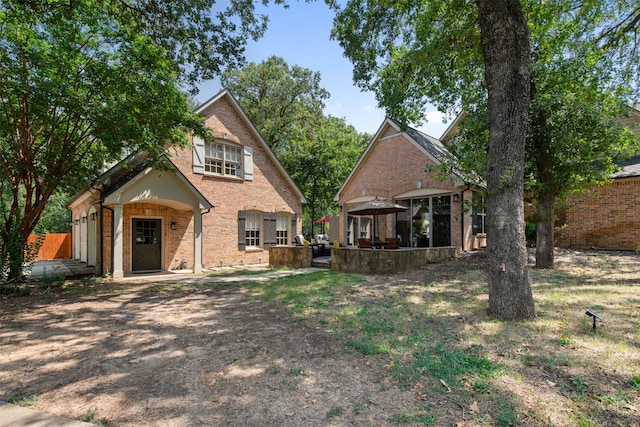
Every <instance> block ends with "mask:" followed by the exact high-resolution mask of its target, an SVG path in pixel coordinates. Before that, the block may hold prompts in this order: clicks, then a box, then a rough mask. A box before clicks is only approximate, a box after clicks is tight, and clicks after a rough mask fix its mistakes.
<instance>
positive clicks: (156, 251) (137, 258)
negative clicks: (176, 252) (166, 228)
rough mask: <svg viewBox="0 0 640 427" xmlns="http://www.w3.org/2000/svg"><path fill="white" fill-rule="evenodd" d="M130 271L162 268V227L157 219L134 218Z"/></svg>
mask: <svg viewBox="0 0 640 427" xmlns="http://www.w3.org/2000/svg"><path fill="white" fill-rule="evenodd" d="M131 229H132V231H133V236H132V239H131V241H132V248H131V271H136V272H142V271H147V272H148V271H159V270H162V238H161V236H162V232H161V231H162V228H161V222H160V220H159V219H134V220H133V224H132V227H131Z"/></svg>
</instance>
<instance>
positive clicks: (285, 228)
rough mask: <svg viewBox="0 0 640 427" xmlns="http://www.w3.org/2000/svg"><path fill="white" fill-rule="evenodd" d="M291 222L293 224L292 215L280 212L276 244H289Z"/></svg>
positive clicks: (277, 217)
mask: <svg viewBox="0 0 640 427" xmlns="http://www.w3.org/2000/svg"><path fill="white" fill-rule="evenodd" d="M289 224H291V215H290V214H286V213H279V214H278V215H277V216H276V245H278V246H286V245H288V244H289Z"/></svg>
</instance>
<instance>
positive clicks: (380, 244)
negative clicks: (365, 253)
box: [371, 240, 387, 249]
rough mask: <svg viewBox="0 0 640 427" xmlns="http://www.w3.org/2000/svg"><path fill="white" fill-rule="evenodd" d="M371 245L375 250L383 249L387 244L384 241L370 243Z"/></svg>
mask: <svg viewBox="0 0 640 427" xmlns="http://www.w3.org/2000/svg"><path fill="white" fill-rule="evenodd" d="M371 244H372V245H373V247H375V248H376V249H384V248H385V247H386V246H387V242H385V241H384V240H376V241H375V242H372V243H371Z"/></svg>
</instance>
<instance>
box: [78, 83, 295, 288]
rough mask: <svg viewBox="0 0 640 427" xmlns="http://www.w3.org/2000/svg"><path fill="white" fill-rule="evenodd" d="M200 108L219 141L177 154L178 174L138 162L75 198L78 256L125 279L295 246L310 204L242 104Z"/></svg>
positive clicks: (235, 261)
mask: <svg viewBox="0 0 640 427" xmlns="http://www.w3.org/2000/svg"><path fill="white" fill-rule="evenodd" d="M196 112H197V113H199V114H201V115H203V116H204V118H205V124H206V125H207V126H208V127H209V128H211V129H212V131H213V134H214V137H215V141H214V142H213V143H205V142H204V141H202V140H201V139H199V138H194V140H193V148H188V149H179V148H175V147H171V148H169V149H168V158H169V160H170V162H171V163H172V164H173V166H175V171H158V170H155V169H154V168H152V167H148V166H147V164H146V162H145V160H144V156H133V157H130V158H128V159H126V161H123V162H121V163H119V164H117V165H115V166H114V167H112V168H111V169H110V170H109V171H107V172H105V173H104V174H102V176H101V177H100V178H99V179H98V180H97V181H96V183H94V184H93V185H92V186H91V188H90V189H87V190H86V191H83V192H81V193H79V194H78V195H76V196H75V197H74V198H73V199H72V200H71V201H70V202H69V204H68V208H69V209H71V211H72V223H73V226H72V229H73V230H72V232H73V239H72V243H73V257H74V258H76V259H79V260H81V261H84V262H87V263H88V265H94V266H96V272H97V273H98V274H112V275H113V277H115V278H118V277H123V276H124V275H125V274H131V273H144V272H153V271H162V270H174V269H190V270H193V271H194V272H200V271H201V270H202V269H203V268H209V267H221V266H229V265H241V264H245V265H246V264H256V263H266V262H268V261H269V253H268V247H270V246H280V245H291V244H293V237H294V236H295V235H296V234H300V232H301V229H302V224H301V221H300V218H301V215H302V205H303V204H304V203H306V200H305V198H304V196H303V194H302V193H301V191H300V189H299V188H298V187H297V186H296V185H295V183H294V182H293V180H292V179H291V177H290V176H289V175H288V174H287V172H286V171H285V169H284V168H283V167H282V165H281V164H280V162H279V161H278V160H277V158H276V157H275V155H274V154H273V152H272V151H271V150H270V149H269V147H268V146H267V144H266V143H265V141H264V140H263V139H262V137H261V136H260V134H259V133H258V131H257V130H256V129H255V127H254V126H253V124H252V123H251V122H250V120H249V119H248V118H247V116H246V114H245V113H244V112H243V111H242V109H241V108H240V106H239V105H238V103H237V101H236V100H235V99H234V98H233V96H232V95H231V94H230V93H229V92H228V91H226V90H225V91H222V92H220V93H219V94H218V95H216V96H214V97H213V98H211V99H210V100H209V101H207V102H206V103H204V104H203V105H202V106H201V107H199V108H198V109H197V110H196ZM125 165H126V167H125Z"/></svg>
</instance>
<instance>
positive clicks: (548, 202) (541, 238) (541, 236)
mask: <svg viewBox="0 0 640 427" xmlns="http://www.w3.org/2000/svg"><path fill="white" fill-rule="evenodd" d="M555 207H556V196H555V194H554V193H553V191H551V190H543V191H541V192H539V193H538V209H537V215H536V216H537V219H538V221H537V222H536V224H537V227H536V267H537V268H553V240H554V239H553V225H554V219H555Z"/></svg>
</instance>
